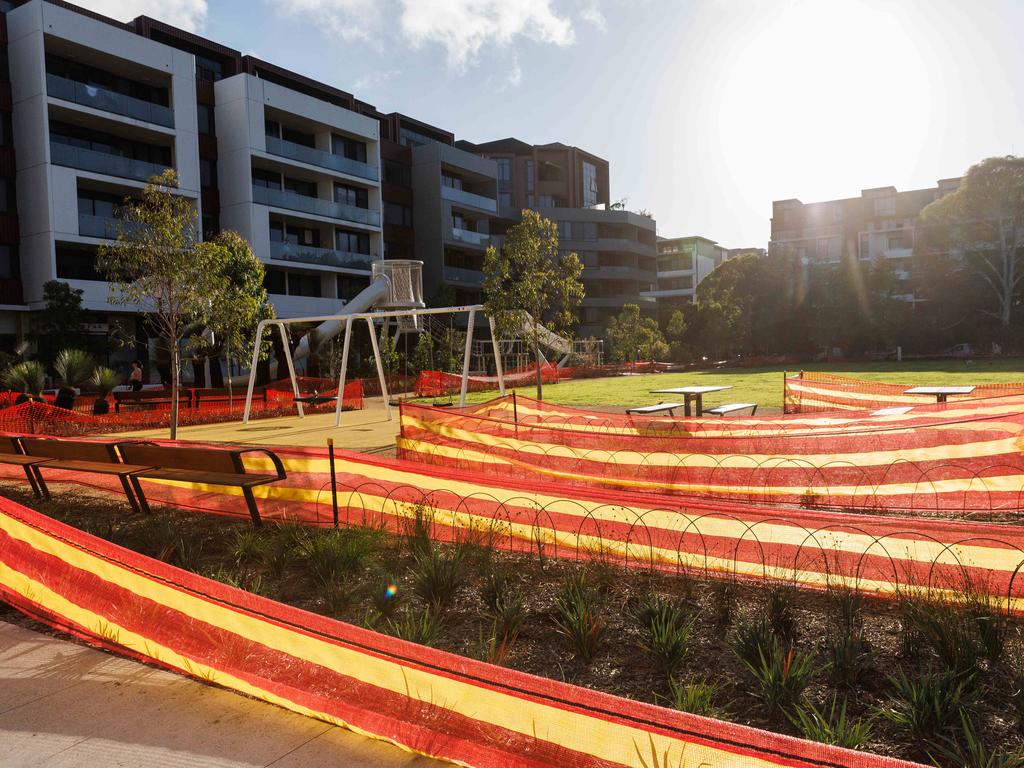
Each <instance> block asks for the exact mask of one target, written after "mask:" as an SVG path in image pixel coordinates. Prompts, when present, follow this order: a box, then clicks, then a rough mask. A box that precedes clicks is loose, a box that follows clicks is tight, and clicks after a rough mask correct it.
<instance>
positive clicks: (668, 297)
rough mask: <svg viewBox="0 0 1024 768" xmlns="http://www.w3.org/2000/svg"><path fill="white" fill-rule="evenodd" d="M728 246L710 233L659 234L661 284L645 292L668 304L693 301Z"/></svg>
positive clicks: (659, 273)
mask: <svg viewBox="0 0 1024 768" xmlns="http://www.w3.org/2000/svg"><path fill="white" fill-rule="evenodd" d="M724 250H725V249H723V248H720V247H719V246H718V245H717V244H716V243H715V241H714V240H709V239H708V238H706V237H700V236H692V237H667V238H665V237H659V238H658V282H657V287H656V288H655V289H654V290H650V291H645V292H644V296H647V297H650V298H654V299H657V300H658V302H659V303H661V304H667V305H671V304H681V303H690V302H692V301H693V300H694V297H696V295H697V286H698V285H700V282H701V280H703V279H704V278H705V277H707V276H708V275H710V274H711V272H712V270H714V269H715V267H716V266H718V264H720V263H721V262H722V261H723V258H722V253H723V252H724Z"/></svg>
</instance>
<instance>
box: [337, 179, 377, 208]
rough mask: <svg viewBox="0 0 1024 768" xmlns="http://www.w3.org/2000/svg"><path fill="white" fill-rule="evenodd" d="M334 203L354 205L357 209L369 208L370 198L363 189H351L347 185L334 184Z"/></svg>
mask: <svg viewBox="0 0 1024 768" xmlns="http://www.w3.org/2000/svg"><path fill="white" fill-rule="evenodd" d="M334 202H336V203H341V204H342V205H353V206H355V207H356V208H369V207H370V197H369V194H368V193H367V191H366V190H365V189H363V188H362V187H350V186H348V185H347V184H338V183H335V184H334Z"/></svg>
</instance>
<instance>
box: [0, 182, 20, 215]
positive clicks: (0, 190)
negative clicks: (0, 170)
mask: <svg viewBox="0 0 1024 768" xmlns="http://www.w3.org/2000/svg"><path fill="white" fill-rule="evenodd" d="M16 210H17V205H16V204H15V202H14V179H0V212H3V213H14V212H15V211H16Z"/></svg>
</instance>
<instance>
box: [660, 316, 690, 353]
mask: <svg viewBox="0 0 1024 768" xmlns="http://www.w3.org/2000/svg"><path fill="white" fill-rule="evenodd" d="M687 330H689V325H688V324H687V322H686V313H685V312H684V311H683V310H682V309H677V310H674V311H673V312H672V314H671V315H670V316H669V319H668V322H667V323H666V324H665V338H666V340H667V341H668V349H669V357H670V358H671V359H672V360H674V361H675V362H677V363H681V362H683V360H685V359H686V357H687V353H686V341H685V340H686V332H687Z"/></svg>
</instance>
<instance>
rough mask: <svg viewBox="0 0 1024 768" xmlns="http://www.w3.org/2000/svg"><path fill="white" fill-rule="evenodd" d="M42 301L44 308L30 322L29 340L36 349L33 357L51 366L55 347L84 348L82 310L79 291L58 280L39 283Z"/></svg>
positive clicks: (54, 356) (83, 316)
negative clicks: (41, 288)
mask: <svg viewBox="0 0 1024 768" xmlns="http://www.w3.org/2000/svg"><path fill="white" fill-rule="evenodd" d="M43 301H44V302H46V304H45V306H44V307H43V308H42V310H40V311H39V312H37V313H36V314H35V315H34V316H33V318H32V328H31V332H30V336H31V339H32V341H34V342H35V345H36V356H37V357H38V358H39V359H40V360H41V361H43V362H44V363H45V364H46V365H47V366H51V365H53V362H54V360H55V359H56V354H57V349H58V347H65V346H72V347H83V346H85V341H86V339H85V310H83V309H82V290H81V289H80V288H72V287H71V286H70V285H68V284H67V283H65V282H64V281H62V280H47V281H46V282H45V283H43Z"/></svg>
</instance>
